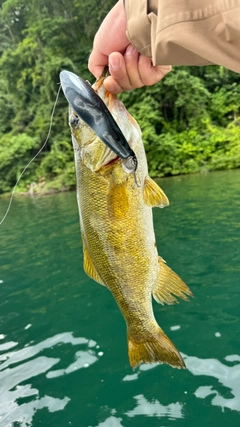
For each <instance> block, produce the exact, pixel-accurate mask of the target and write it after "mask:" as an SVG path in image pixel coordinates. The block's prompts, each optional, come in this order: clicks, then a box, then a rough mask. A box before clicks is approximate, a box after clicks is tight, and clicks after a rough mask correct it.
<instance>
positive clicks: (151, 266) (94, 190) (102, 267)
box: [69, 79, 192, 368]
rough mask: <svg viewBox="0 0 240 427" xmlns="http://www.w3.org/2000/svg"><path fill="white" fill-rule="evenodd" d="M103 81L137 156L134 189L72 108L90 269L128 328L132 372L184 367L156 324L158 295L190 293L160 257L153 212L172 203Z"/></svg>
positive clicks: (162, 299)
mask: <svg viewBox="0 0 240 427" xmlns="http://www.w3.org/2000/svg"><path fill="white" fill-rule="evenodd" d="M102 82H103V79H100V80H98V81H97V82H96V83H95V85H93V88H94V90H95V91H96V92H97V93H98V94H99V95H100V96H101V98H102V99H103V100H104V102H105V103H106V105H107V106H108V108H109V110H110V112H111V114H112V115H113V117H114V118H115V120H116V122H117V123H118V125H119V127H120V128H121V130H122V132H123V134H124V136H125V138H126V139H127V141H128V143H129V145H130V147H131V148H132V149H133V151H134V152H135V154H136V157H137V160H138V168H137V171H136V180H137V185H136V183H135V180H134V177H133V175H132V174H129V173H127V172H126V171H125V170H124V168H123V165H122V161H121V159H119V158H118V157H117V155H116V154H115V153H113V152H112V151H111V150H110V149H109V148H108V147H107V146H106V145H105V144H103V142H102V141H101V140H100V139H99V138H98V137H97V136H96V134H95V133H94V132H93V131H92V130H91V129H90V128H89V127H88V125H86V124H85V123H84V122H83V121H82V120H81V119H80V118H79V117H78V116H77V114H76V113H75V112H74V111H73V110H72V108H71V107H70V119H69V122H70V126H71V131H72V141H73V147H74V153H75V166H76V176H77V198H78V207H79V214H80V225H81V233H82V240H83V250H84V269H85V271H86V273H87V274H88V275H89V276H90V277H91V278H93V279H94V280H95V281H96V282H98V283H100V284H102V285H104V286H106V287H107V288H108V289H109V290H110V291H111V293H112V295H113V297H114V298H115V300H116V302H117V304H118V306H119V308H120V310H121V312H122V314H123V316H124V319H125V321H126V324H127V335H128V354H129V361H130V364H131V366H132V367H133V368H135V367H136V366H137V365H139V364H140V363H142V362H145V363H151V362H160V363H168V364H169V365H172V366H174V367H184V366H185V365H184V361H183V360H182V357H181V355H180V354H179V352H178V351H177V349H176V348H175V346H174V345H173V343H172V342H171V341H170V340H169V338H168V337H167V336H166V335H165V334H164V332H163V331H162V329H161V328H160V326H159V325H158V324H157V322H156V320H155V317H154V313H153V309H152V296H153V297H154V298H155V299H156V301H158V302H159V303H162V304H163V303H166V304H173V303H174V302H176V301H177V299H176V297H180V298H183V299H185V300H188V298H187V296H186V295H192V294H191V291H190V290H189V288H188V287H187V286H186V285H185V283H184V282H183V281H182V280H181V279H180V278H179V277H178V276H177V275H176V274H175V273H174V272H173V271H172V270H171V269H170V268H169V267H167V265H166V264H165V262H164V261H163V259H162V258H161V257H159V255H158V251H157V247H156V241H155V235H154V229H153V219H152V207H154V206H159V207H164V206H166V205H168V204H169V202H168V199H167V197H166V195H165V194H164V192H163V191H162V190H161V189H160V187H159V186H158V185H157V184H156V183H155V182H154V181H153V180H152V179H151V178H150V177H149V176H148V167H147V160H146V155H145V151H144V147H143V143H142V139H141V131H140V128H139V126H138V124H137V123H136V121H135V120H134V119H133V118H132V117H131V116H130V115H129V113H128V112H127V110H126V109H125V107H124V105H123V104H122V103H121V102H120V101H119V100H118V99H117V98H116V97H115V96H113V95H111V94H109V93H107V92H105V89H104V87H103V84H102Z"/></svg>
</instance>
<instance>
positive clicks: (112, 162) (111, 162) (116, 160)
mask: <svg viewBox="0 0 240 427" xmlns="http://www.w3.org/2000/svg"><path fill="white" fill-rule="evenodd" d="M118 160H120V157H119V156H117V157H115V158H114V159H112V160H110V161H109V162H108V163H107V164H106V165H104V167H108V166H112V165H114V163H117V162H118Z"/></svg>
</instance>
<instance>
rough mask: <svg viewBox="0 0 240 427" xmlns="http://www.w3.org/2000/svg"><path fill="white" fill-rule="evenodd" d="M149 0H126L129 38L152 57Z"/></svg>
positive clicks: (141, 50)
mask: <svg viewBox="0 0 240 427" xmlns="http://www.w3.org/2000/svg"><path fill="white" fill-rule="evenodd" d="M148 3H149V2H148V1H147V0H137V1H133V0H125V10H126V16H127V32H126V35H127V38H128V39H129V41H130V42H131V43H132V44H133V46H134V47H135V48H136V49H137V50H138V52H140V53H142V54H143V55H145V56H148V57H150V58H151V56H152V52H151V22H150V21H149V19H148Z"/></svg>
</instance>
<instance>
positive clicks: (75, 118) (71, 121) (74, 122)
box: [69, 114, 79, 127]
mask: <svg viewBox="0 0 240 427" xmlns="http://www.w3.org/2000/svg"><path fill="white" fill-rule="evenodd" d="M78 122H79V118H78V116H77V115H76V114H71V116H70V119H69V124H70V125H71V126H73V127H76V126H77V125H78Z"/></svg>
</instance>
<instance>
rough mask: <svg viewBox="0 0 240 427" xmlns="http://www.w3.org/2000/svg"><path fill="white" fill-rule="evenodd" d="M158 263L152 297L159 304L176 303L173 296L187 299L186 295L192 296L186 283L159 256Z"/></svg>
mask: <svg viewBox="0 0 240 427" xmlns="http://www.w3.org/2000/svg"><path fill="white" fill-rule="evenodd" d="M158 263H159V266H160V272H159V275H158V279H157V282H156V284H155V286H154V289H153V297H154V299H155V300H156V301H157V302H158V303H160V304H164V303H166V304H174V303H178V300H177V298H175V297H179V298H182V299H183V300H185V301H189V299H188V297H187V295H189V296H191V297H193V294H192V292H191V291H190V289H189V287H188V286H187V285H186V283H184V281H183V280H182V279H181V278H180V277H179V276H178V275H177V274H176V273H174V271H172V270H171V268H169V267H168V266H167V265H166V263H165V261H164V260H163V259H162V258H161V257H159V258H158Z"/></svg>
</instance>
